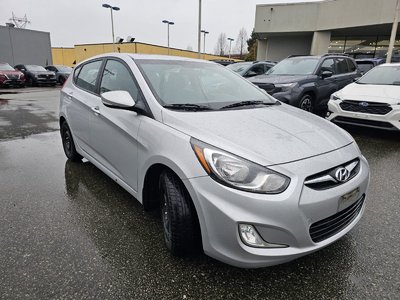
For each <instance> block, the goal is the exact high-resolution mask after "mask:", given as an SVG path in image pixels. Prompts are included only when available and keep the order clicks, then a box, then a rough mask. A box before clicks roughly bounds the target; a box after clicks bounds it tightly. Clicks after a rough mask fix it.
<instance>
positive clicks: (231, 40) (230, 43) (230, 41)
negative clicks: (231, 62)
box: [228, 38, 234, 58]
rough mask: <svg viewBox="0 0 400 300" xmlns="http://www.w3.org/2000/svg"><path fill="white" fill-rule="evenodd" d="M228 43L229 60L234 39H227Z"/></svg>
mask: <svg viewBox="0 0 400 300" xmlns="http://www.w3.org/2000/svg"><path fill="white" fill-rule="evenodd" d="M228 41H229V58H231V49H232V42H233V41H234V39H233V38H228Z"/></svg>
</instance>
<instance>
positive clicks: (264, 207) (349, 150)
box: [184, 145, 369, 268]
mask: <svg viewBox="0 0 400 300" xmlns="http://www.w3.org/2000/svg"><path fill="white" fill-rule="evenodd" d="M357 156H359V153H358V150H357V149H356V147H355V146H354V145H350V146H347V147H345V148H342V149H340V150H337V151H333V152H330V153H328V154H324V155H320V156H317V157H313V158H310V159H306V160H302V161H297V162H294V163H290V164H286V165H280V166H275V167H273V168H272V169H274V170H276V171H278V172H281V173H286V174H288V175H290V176H291V179H292V181H291V184H290V185H289V187H288V189H287V190H286V191H285V192H283V193H281V194H277V195H262V194H255V193H248V192H242V191H238V190H235V189H231V188H228V187H226V186H223V185H221V184H219V183H216V182H215V181H214V180H213V179H211V178H210V177H208V176H206V177H198V178H192V179H187V180H185V181H184V182H185V185H186V187H187V189H188V190H189V193H190V194H191V196H192V199H193V201H194V204H195V206H196V210H197V213H198V216H199V221H200V226H201V231H202V241H203V248H204V252H205V253H206V254H207V255H209V256H211V257H214V258H216V259H218V260H220V261H223V262H225V263H227V264H230V265H233V266H237V267H242V268H257V267H265V266H271V265H276V264H280V263H284V262H288V261H291V260H293V259H296V258H298V257H301V256H304V255H306V254H309V253H311V252H314V251H317V250H319V249H321V248H323V247H325V246H327V245H329V244H330V243H332V242H334V241H336V240H337V239H339V238H341V237H342V236H343V235H345V234H346V233H347V232H348V231H349V230H350V229H351V228H353V227H354V226H355V224H356V223H357V222H358V221H359V219H360V218H361V216H362V213H363V211H364V206H363V207H362V209H361V211H360V213H359V214H358V215H357V216H356V217H355V218H354V220H353V221H352V222H351V223H350V224H348V226H347V227H345V228H344V229H342V230H341V231H339V232H337V233H336V234H335V235H333V236H331V237H329V238H327V239H325V240H323V241H321V242H318V243H314V242H313V241H312V239H311V237H310V233H309V229H310V226H311V224H313V223H315V222H317V221H320V220H322V219H325V218H327V217H330V216H332V215H334V214H336V213H337V212H338V211H339V210H342V209H345V208H346V207H349V206H350V205H351V204H353V203H354V202H355V201H356V200H354V201H353V202H352V203H347V204H346V207H344V206H343V205H341V204H340V203H339V202H340V201H341V200H340V199H341V196H343V195H345V194H347V193H349V192H350V191H353V190H354V189H357V188H358V189H359V194H360V196H361V195H364V194H366V191H367V187H368V182H369V168H368V164H367V162H366V160H365V158H363V157H361V158H360V162H361V168H360V171H359V173H358V174H357V175H356V176H355V177H354V178H353V179H352V180H350V181H349V182H346V183H344V184H342V185H340V186H337V187H335V188H331V189H329V190H324V191H316V190H312V189H310V188H308V187H306V186H304V184H303V183H304V179H305V178H306V177H308V176H310V175H312V174H316V173H318V172H320V171H321V170H326V169H329V168H332V167H335V166H337V165H339V164H341V163H344V162H347V161H350V160H351V159H354V158H355V157H357ZM240 223H245V224H251V225H253V226H255V228H256V229H257V231H258V233H259V234H260V235H261V236H262V238H263V239H264V240H265V241H267V242H269V243H274V244H285V245H288V247H286V248H269V249H268V248H253V247H249V246H247V245H245V244H244V243H243V242H242V241H241V239H240V236H239V232H238V224H240Z"/></svg>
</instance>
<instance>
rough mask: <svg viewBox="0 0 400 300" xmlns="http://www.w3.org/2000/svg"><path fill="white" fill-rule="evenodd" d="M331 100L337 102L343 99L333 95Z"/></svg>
mask: <svg viewBox="0 0 400 300" xmlns="http://www.w3.org/2000/svg"><path fill="white" fill-rule="evenodd" d="M331 100H334V101H336V100H342V99H341V98H340V97H338V96H337V95H336V94H332V95H331Z"/></svg>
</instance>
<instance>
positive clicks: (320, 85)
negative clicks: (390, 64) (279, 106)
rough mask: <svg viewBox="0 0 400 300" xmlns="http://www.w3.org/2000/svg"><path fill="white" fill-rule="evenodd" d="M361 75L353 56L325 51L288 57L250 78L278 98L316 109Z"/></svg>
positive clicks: (308, 108) (294, 104) (292, 103)
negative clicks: (311, 54) (264, 72)
mask: <svg viewBox="0 0 400 300" xmlns="http://www.w3.org/2000/svg"><path fill="white" fill-rule="evenodd" d="M360 77H361V72H360V70H359V69H358V67H357V64H356V63H355V61H354V60H353V59H352V58H350V57H348V56H346V55H342V54H325V55H322V56H291V57H288V58H286V59H284V60H282V61H281V62H279V63H278V64H277V65H276V66H274V67H273V68H271V69H270V70H269V71H268V72H267V73H266V74H264V75H260V76H256V77H253V78H251V79H250V81H251V82H252V83H254V84H256V85H257V86H258V87H260V88H262V89H264V90H265V91H267V92H268V93H269V94H270V95H273V96H274V97H275V98H276V99H278V100H280V101H282V102H285V103H288V104H291V105H293V106H297V107H299V108H301V109H303V110H306V111H310V112H312V111H314V110H315V109H319V108H324V107H326V105H327V103H328V101H329V97H330V95H331V94H332V93H334V92H336V91H338V90H340V89H342V88H344V87H345V86H346V85H348V84H349V83H352V82H353V81H355V80H357V79H358V78H360Z"/></svg>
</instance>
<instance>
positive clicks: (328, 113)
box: [326, 110, 333, 118]
mask: <svg viewBox="0 0 400 300" xmlns="http://www.w3.org/2000/svg"><path fill="white" fill-rule="evenodd" d="M331 114H333V112H331V111H329V110H328V111H327V113H326V117H327V118H329V117H330V116H331Z"/></svg>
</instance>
